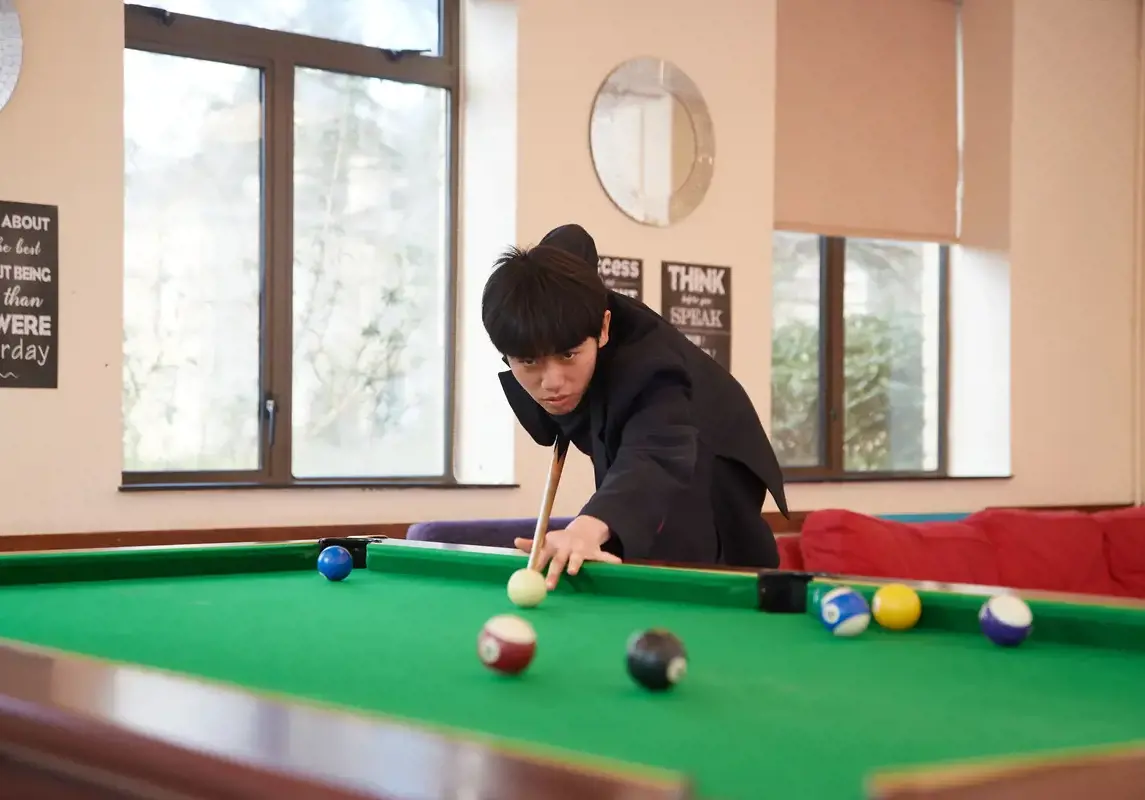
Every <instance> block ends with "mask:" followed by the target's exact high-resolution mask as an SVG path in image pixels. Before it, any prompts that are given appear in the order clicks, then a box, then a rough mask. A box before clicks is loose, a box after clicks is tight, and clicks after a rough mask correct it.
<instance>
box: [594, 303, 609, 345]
mask: <svg viewBox="0 0 1145 800" xmlns="http://www.w3.org/2000/svg"><path fill="white" fill-rule="evenodd" d="M611 324H612V311H611V310H609V309H607V308H606V309H605V310H604V321H603V322H602V323H601V325H600V339H599V340H598V342H597V347H604V346H605V345H606V344H608V328H609V326H610V325H611Z"/></svg>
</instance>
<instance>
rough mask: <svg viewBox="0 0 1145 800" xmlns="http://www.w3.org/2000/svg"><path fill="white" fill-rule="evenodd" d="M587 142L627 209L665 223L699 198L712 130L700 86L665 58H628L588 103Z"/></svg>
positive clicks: (707, 172)
mask: <svg viewBox="0 0 1145 800" xmlns="http://www.w3.org/2000/svg"><path fill="white" fill-rule="evenodd" d="M589 148H590V151H591V154H592V163H593V168H594V169H595V170H596V177H597V179H598V180H599V181H600V185H601V188H602V189H604V192H605V194H607V195H608V197H609V199H610V200H611V201H612V202H613V204H615V205H616V207H617V208H619V209H620V210H621V211H622V212H624V214H626V215H627V216H628V217H630V218H631V219H633V220H635V221H636V222H639V223H641V224H643V225H655V226H658V227H667V226H669V225H671V224H673V223H675V222H679V221H680V220H682V219H684V218H685V217H686V216H688V215H689V214H690V213H692V211H694V210H695V209H696V207H697V206H699V205H700V203H701V202H703V199H704V195H705V194H707V191H708V186H710V185H711V181H712V169H713V166H714V163H715V152H716V146H715V135H714V133H713V130H712V120H711V116H710V115H709V114H708V107H707V105H706V104H705V103H704V98H703V96H702V95H701V94H700V90H699V87H697V86H696V84H695V83H693V82H692V80H691V78H689V77H688V76H687V75H686V74H684V72H683V71H682V70H681V69H680V68H679V67H677V66H676V65H675V64H672V63H671V62H669V61H665V60H663V59H660V58H652V57H641V58H634V59H632V60H630V61H625V62H624V63H623V64H621V65H620V66H618V67H616V68H615V69H614V70H613V71H612V72H610V73H609V74H608V77H607V78H605V80H604V83H602V84H601V86H600V89H598V90H597V93H596V99H595V100H594V101H593V105H592V115H591V120H590V123H589Z"/></svg>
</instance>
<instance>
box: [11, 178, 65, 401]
mask: <svg viewBox="0 0 1145 800" xmlns="http://www.w3.org/2000/svg"><path fill="white" fill-rule="evenodd" d="M58 220H59V209H58V207H56V206H44V205H36V204H32V203H12V202H7V201H3V200H0V388H20V389H55V388H57V386H58V381H59V352H58V351H59V333H58V328H59V324H58V323H59V311H60V293H59V256H60V239H59V231H58V230H57V222H58Z"/></svg>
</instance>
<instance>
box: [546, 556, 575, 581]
mask: <svg viewBox="0 0 1145 800" xmlns="http://www.w3.org/2000/svg"><path fill="white" fill-rule="evenodd" d="M568 558H569V556H568V553H566V552H565V551H563V550H557V551H556V552H555V553H553V560H552V562H551V563H550V564H549V576H548V580H547V581H546V583H548V586H549V591H552V590H553V589H555V588H557V581H559V580H560V579H561V571H562V570H564V568H565V564H566V563H568Z"/></svg>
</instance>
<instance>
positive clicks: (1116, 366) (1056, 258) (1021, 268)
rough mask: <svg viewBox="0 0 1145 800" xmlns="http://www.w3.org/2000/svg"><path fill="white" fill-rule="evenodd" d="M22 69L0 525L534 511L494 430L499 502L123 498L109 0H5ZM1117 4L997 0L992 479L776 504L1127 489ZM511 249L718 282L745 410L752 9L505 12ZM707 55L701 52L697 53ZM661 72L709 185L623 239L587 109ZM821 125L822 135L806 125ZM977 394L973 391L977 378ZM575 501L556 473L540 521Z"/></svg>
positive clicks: (14, 158)
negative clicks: (713, 139) (22, 276)
mask: <svg viewBox="0 0 1145 800" xmlns="http://www.w3.org/2000/svg"><path fill="white" fill-rule="evenodd" d="M18 6H19V7H20V10H21V12H22V15H23V21H24V26H25V35H26V69H25V72H24V75H23V77H22V78H21V82H20V86H19V88H18V89H17V92H16V95H15V97H14V98H13V101H12V103H11V104H10V105H9V106H8V107H7V108H6V109H5V110H3V111H2V112H0V152H2V153H3V154H4V160H3V169H0V197H3V198H4V199H9V200H21V201H29V202H41V203H55V204H58V205H59V206H60V219H61V292H60V294H61V323H60V335H61V362H60V363H61V385H60V388H59V390H57V391H15V390H6V391H3V392H0V447H2V448H3V450H2V456H0V530H3V531H9V532H13V531H14V532H26V531H60V530H64V531H66V530H98V529H140V528H155V527H180V526H198V527H221V526H231V525H255V524H257V525H276V524H310V523H338V522H374V521H386V520H397V521H405V520H412V519H420V518H426V517H427V516H453V517H463V516H482V515H505V514H514V515H515V514H521V515H529V514H534V513H535V510H536V507H537V503H538V499H539V495H540V489H541V484H542V482H543V480H544V474H545V470H546V466H547V457H548V454H547V452H546V451H544V450H542V449H540V448H536V447H534V446H533V445H532V444H531V443H530V442H528V441H527V440H526V438H525V437H524V436H523V435H522V434H520V433H518V434H517V437H516V455H517V479H518V481H519V482H520V483H521V488H520V489H517V490H510V489H481V490H462V491H449V492H438V491H429V490H426V491H422V490H397V491H358V490H354V491H341V490H339V491H330V492H325V491H315V490H305V491H298V492H289V491H273V492H259V491H252V492H184V493H144V494H122V493H119V492H118V491H117V487H118V483H119V470H120V461H121V458H120V445H119V439H120V425H121V422H120V413H119V409H120V366H121V356H120V347H121V313H120V309H121V279H120V269H121V267H120V265H121V262H122V235H121V231H122V226H123V219H122V195H123V181H122V177H121V176H122V158H123V156H122V123H121V117H122V113H121V109H122V88H121V86H122V80H121V70H122V48H123V25H122V3H121V2H120V0H86V1H85V2H84V3H76V2H75V0H35V2H31V1H30V0H18ZM1136 26H1137V14H1136V3H1135V2H1134V0H1107V2H1101V3H1094V2H1093V0H1018V4H1017V13H1016V18H1015V54H1014V119H1013V126H1012V131H1013V163H1012V168H1011V186H1012V199H1011V207H1012V237H1011V238H1012V242H1011V244H1012V253H1013V264H1012V275H1013V283H1012V297H1013V335H1012V363H1013V375H1012V383H1013V388H1012V398H1013V422H1012V432H1013V447H1012V464H1013V471H1014V474H1015V477H1014V478H1013V479H1012V480H1009V481H967V482H949V483H930V482H926V483H924V482H919V483H909V484H893V483H888V484H857V485H827V486H810V485H800V486H795V487H792V489H791V490H790V496H791V502H792V505H793V507H795V508H798V509H806V508H815V507H820V506H824V505H832V506H849V507H853V508H856V509H860V510H869V511H875V512H887V511H929V510H933V511H940V510H962V509H968V508H974V507H978V506H981V505H984V504H990V503H1088V502H1106V501H1109V502H1115V501H1128V500H1130V499H1131V497H1132V496H1133V494H1134V486H1133V483H1134V474H1135V471H1134V468H1133V466H1134V464H1133V461H1134V454H1135V452H1136V450H1135V448H1134V447H1133V446H1132V445H1133V431H1132V429H1131V426H1132V424H1133V422H1134V419H1135V417H1136V415H1135V414H1134V413H1133V402H1134V401H1133V393H1132V383H1133V375H1134V374H1135V373H1134V372H1133V364H1132V342H1133V327H1132V326H1133V324H1134V319H1135V315H1133V314H1132V307H1133V306H1132V304H1133V289H1134V285H1135V284H1134V280H1133V263H1134V254H1135V252H1134V248H1135V247H1136V243H1135V240H1134V224H1133V223H1134V177H1133V175H1134V172H1133V170H1134V159H1133V156H1134V152H1135V147H1136V144H1137V140H1138V136H1139V132H1138V130H1137V126H1136V99H1137V93H1136V85H1137V75H1136V38H1137V27H1136ZM518 35H519V46H520V50H519V64H518V74H519V76H520V77H519V83H518V102H519V109H520V112H519V117H518V135H519V152H518V160H517V187H516V188H517V200H518V204H519V206H518V208H519V212H518V217H517V223H518V232H519V233H518V236H519V239H520V241H521V242H523V243H527V242H530V241H535V240H536V239H538V238H539V237H540V236H541V235H543V233H544V232H545V231H546V230H548V229H549V228H550V227H552V226H554V225H557V224H560V223H563V222H567V221H576V222H579V223H581V224H583V225H585V226H586V227H587V228H589V229H590V230H591V231H593V233H594V234H595V235H596V237H597V240H598V242H599V243H600V245H601V249H602V251H604V252H610V253H616V254H621V255H634V256H640V257H643V258H644V259H646V263H647V264H649V265H650V266H652V267H653V268H654V269H653V271H652V272H650V273H649V275H648V280H647V283H646V286H645V291H646V293H647V296H648V297H649V298H652V302H653V303H654V304H655V302H656V298H658V296H659V290H660V286H659V277H658V275H657V274H656V272H655V267H656V265H657V264H658V262H659V260H660V259H661V258H671V259H684V260H687V259H694V260H697V261H703V262H708V263H716V264H729V265H731V266H732V267H733V269H734V273H733V275H734V286H735V296H734V303H735V308H734V317H735V326H736V327H735V330H734V333H733V362H734V365H735V371H736V373H737V374H738V376H739V377H740V378H741V380H742V381H743V383H744V384H745V386H746V387H747V389H748V391H749V392H750V393H751V394H752V396H753V397H754V398H755V399H756V402H757V404H758V406H759V409H760V411H761V413H762V414H763V415H764V416H765V418H766V415H767V414H768V406H769V396H770V389H769V383H768V371H769V364H768V358H767V353H768V350H769V348H768V346H767V341H768V334H769V329H770V315H769V313H768V311H767V309H768V308H769V303H770V281H769V258H770V242H769V238H768V234H769V230H770V223H769V220H771V218H772V191H771V187H772V184H773V175H774V169H773V160H772V156H773V152H772V151H773V129H774V120H773V110H772V109H773V101H774V65H773V62H772V53H773V51H774V35H775V3H774V1H773V0H760V2H755V3H744V2H742V0H708V2H704V3H699V2H695V0H629V2H627V3H624V4H617V3H614V2H611V0H579V2H576V3H552V2H549V1H548V0H520V4H519V33H518ZM700 42H714V43H718V46H707V45H705V46H697V43H700ZM645 53H647V54H654V55H658V56H663V57H667V58H669V59H671V60H673V61H675V62H676V63H677V64H678V65H679V66H680V67H682V68H683V69H684V70H685V71H686V72H688V73H689V74H690V76H691V77H692V78H693V79H694V80H695V81H696V83H697V84H698V85H699V86H700V87H701V89H702V90H703V91H704V93H705V97H706V99H707V101H708V103H709V105H710V108H711V112H712V114H713V116H714V119H715V123H716V136H717V166H716V171H715V177H714V181H713V183H712V187H711V192H710V195H709V196H708V199H707V201H706V202H705V203H704V204H703V205H702V206H701V207H700V208H699V210H698V211H697V212H696V213H695V214H694V215H693V216H692V217H691V218H689V219H688V220H686V221H685V222H683V223H682V224H680V225H678V226H676V227H673V228H671V229H668V230H653V229H648V228H644V227H641V226H638V225H635V224H632V223H629V222H627V221H626V220H625V219H624V218H622V217H621V216H620V215H619V214H618V213H617V212H616V211H615V210H614V208H613V206H612V205H611V203H610V202H609V201H608V199H607V197H606V196H605V195H604V194H603V192H602V191H601V190H600V189H599V188H598V186H597V184H596V181H595V178H594V177H593V173H592V168H591V164H590V163H589V159H588V151H587V146H586V137H587V120H586V115H587V111H588V108H589V105H590V103H591V99H592V95H593V92H594V90H595V88H596V86H597V85H598V83H599V81H600V80H601V78H602V77H603V75H604V74H606V73H607V71H608V70H609V69H610V68H611V67H613V66H614V65H615V64H616V63H617V62H619V61H621V60H623V59H625V58H628V57H630V56H633V55H636V54H645ZM828 124H829V123H828ZM982 391H984V392H989V391H991V387H989V386H983V387H982ZM590 490H591V479H590V473H589V471H588V469H587V464H586V463H585V460H584V459H583V458H574V459H573V460H572V462H571V463H570V465H569V468H568V474H567V477H566V479H565V481H564V483H563V484H562V491H561V494H560V497H559V499H558V508H557V510H558V512H564V511H570V510H573V509H575V508H576V507H577V505H578V504H579V502H580V501H581V500H582V499H583V498H585V497H586V496H587V493H588V492H589V491H590Z"/></svg>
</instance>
